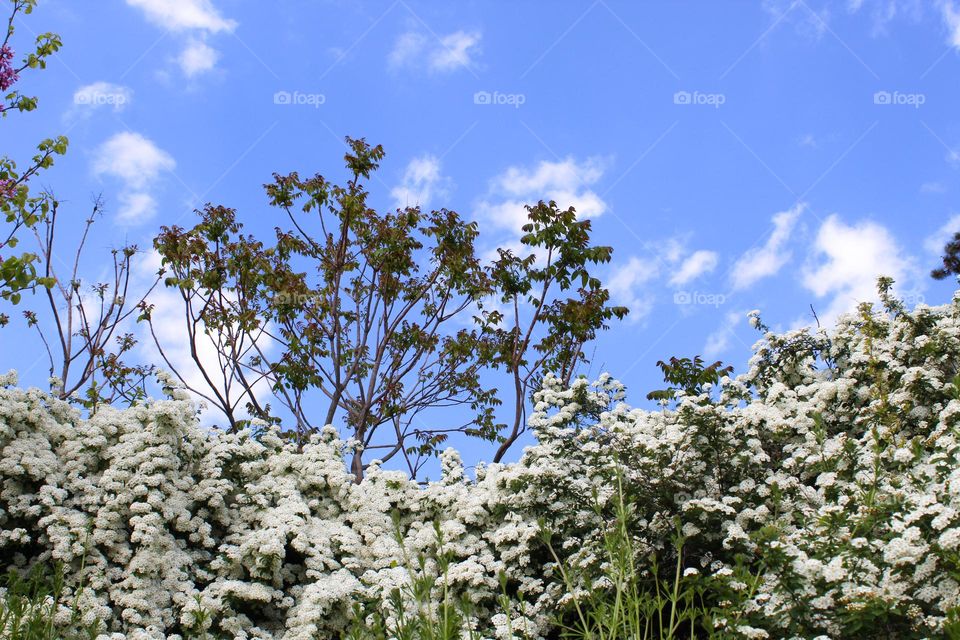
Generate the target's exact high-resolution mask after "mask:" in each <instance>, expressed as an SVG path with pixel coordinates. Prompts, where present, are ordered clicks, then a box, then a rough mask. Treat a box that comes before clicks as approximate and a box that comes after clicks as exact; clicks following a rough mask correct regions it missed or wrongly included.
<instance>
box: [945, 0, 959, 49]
mask: <svg viewBox="0 0 960 640" xmlns="http://www.w3.org/2000/svg"><path fill="white" fill-rule="evenodd" d="M940 11H941V16H942V17H943V23H944V26H946V27H947V43H948V44H949V45H950V46H951V47H953V48H954V49H960V10H958V9H957V6H956V4H955V3H954V2H953V0H943V2H941V4H940Z"/></svg>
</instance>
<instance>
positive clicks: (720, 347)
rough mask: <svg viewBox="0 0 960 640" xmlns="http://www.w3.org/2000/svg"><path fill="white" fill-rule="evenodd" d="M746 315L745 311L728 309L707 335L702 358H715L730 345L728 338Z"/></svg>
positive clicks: (731, 336) (732, 335)
mask: <svg viewBox="0 0 960 640" xmlns="http://www.w3.org/2000/svg"><path fill="white" fill-rule="evenodd" d="M746 317H747V312H746V311H730V312H728V313H727V314H726V315H725V316H724V317H723V321H722V322H721V323H720V326H719V327H717V329H716V330H715V331H714V332H713V333H711V334H710V335H709V336H707V341H706V343H705V344H704V345H703V357H704V358H716V357H718V356H719V355H720V354H722V353H723V352H724V351H726V350H727V349H728V348H729V347H730V340H731V339H732V338H733V337H734V331H735V330H736V328H737V325H739V324H740V323H741V322H743V320H744V319H745V318H746Z"/></svg>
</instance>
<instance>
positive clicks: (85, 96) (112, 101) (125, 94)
mask: <svg viewBox="0 0 960 640" xmlns="http://www.w3.org/2000/svg"><path fill="white" fill-rule="evenodd" d="M132 100H133V91H131V89H130V88H129V87H125V86H123V85H119V84H112V83H110V82H103V81H100V82H93V83H91V84H87V85H84V86H82V87H80V88H78V89H77V90H76V91H74V92H73V108H72V109H71V110H70V112H71V113H77V112H79V111H80V110H85V111H87V112H89V111H94V110H96V109H99V108H100V107H110V108H112V109H113V110H114V111H123V110H124V109H125V108H126V107H127V105H128V104H130V102H131V101H132Z"/></svg>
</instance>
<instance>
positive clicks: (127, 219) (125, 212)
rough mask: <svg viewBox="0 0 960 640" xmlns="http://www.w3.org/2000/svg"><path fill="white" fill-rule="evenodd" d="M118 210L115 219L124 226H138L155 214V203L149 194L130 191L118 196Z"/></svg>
mask: <svg viewBox="0 0 960 640" xmlns="http://www.w3.org/2000/svg"><path fill="white" fill-rule="evenodd" d="M119 199H120V209H119V210H118V211H117V217H118V218H119V219H120V221H121V222H123V223H126V224H138V223H140V222H142V221H144V220H149V219H150V218H152V217H153V215H154V214H155V213H156V212H157V201H156V199H154V197H153V196H152V195H150V194H149V193H144V192H142V191H131V192H126V193H121V194H120V198H119Z"/></svg>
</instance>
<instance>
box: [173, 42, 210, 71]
mask: <svg viewBox="0 0 960 640" xmlns="http://www.w3.org/2000/svg"><path fill="white" fill-rule="evenodd" d="M219 58H220V54H219V52H217V50H216V49H214V48H213V47H211V46H210V45H208V44H207V43H206V42H203V41H201V40H192V41H191V42H190V43H189V44H187V47H186V48H185V49H184V50H183V51H181V52H180V56H179V57H178V58H177V63H178V64H179V65H180V69H181V70H182V71H183V74H184V75H185V76H187V77H188V78H192V77H194V76H196V75H199V74H201V73H206V72H207V71H211V70H212V69H213V68H214V67H216V66H217V60H218V59H219Z"/></svg>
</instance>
